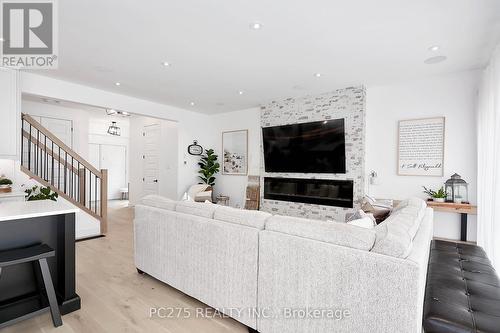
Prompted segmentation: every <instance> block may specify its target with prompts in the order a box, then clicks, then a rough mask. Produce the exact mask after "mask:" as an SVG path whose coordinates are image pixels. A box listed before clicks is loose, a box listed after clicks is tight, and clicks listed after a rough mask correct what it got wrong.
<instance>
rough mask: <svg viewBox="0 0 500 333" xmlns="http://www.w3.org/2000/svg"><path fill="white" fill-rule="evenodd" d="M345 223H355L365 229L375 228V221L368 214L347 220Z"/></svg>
mask: <svg viewBox="0 0 500 333" xmlns="http://www.w3.org/2000/svg"><path fill="white" fill-rule="evenodd" d="M347 224H350V225H355V226H358V227H361V228H367V229H373V228H375V225H376V223H375V221H373V220H372V219H370V218H369V217H368V216H365V217H362V218H360V219H357V220H352V221H349V222H347Z"/></svg>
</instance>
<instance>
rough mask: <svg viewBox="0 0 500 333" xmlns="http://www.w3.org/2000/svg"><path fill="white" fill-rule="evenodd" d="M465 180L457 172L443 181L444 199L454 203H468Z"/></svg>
mask: <svg viewBox="0 0 500 333" xmlns="http://www.w3.org/2000/svg"><path fill="white" fill-rule="evenodd" d="M468 185H469V184H467V182H466V181H465V180H463V179H462V177H460V175H458V174H456V173H455V174H453V176H451V178H450V179H448V180H447V181H446V182H445V183H444V186H445V191H446V201H447V202H455V203H468V202H469V190H468Z"/></svg>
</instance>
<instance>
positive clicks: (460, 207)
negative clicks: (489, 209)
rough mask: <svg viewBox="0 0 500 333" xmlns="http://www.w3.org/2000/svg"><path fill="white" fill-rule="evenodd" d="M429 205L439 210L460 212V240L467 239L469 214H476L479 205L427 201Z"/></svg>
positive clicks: (464, 240)
mask: <svg viewBox="0 0 500 333" xmlns="http://www.w3.org/2000/svg"><path fill="white" fill-rule="evenodd" d="M427 206H428V207H431V208H433V209H434V210H435V211H437V212H445V213H455V214H460V223H461V226H460V240H461V241H463V242H466V241H467V217H468V215H469V214H472V215H476V214H477V207H476V206H474V205H471V204H456V203H453V202H434V201H427Z"/></svg>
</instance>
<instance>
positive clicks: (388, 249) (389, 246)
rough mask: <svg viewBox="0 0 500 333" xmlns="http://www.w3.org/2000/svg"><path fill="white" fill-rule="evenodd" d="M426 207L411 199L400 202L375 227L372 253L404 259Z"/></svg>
mask: <svg viewBox="0 0 500 333" xmlns="http://www.w3.org/2000/svg"><path fill="white" fill-rule="evenodd" d="M426 207H427V205H426V204H425V202H424V201H423V200H422V199H419V198H411V199H409V200H405V201H404V202H402V203H401V204H400V205H399V206H398V207H397V208H396V209H395V210H394V211H393V213H392V214H391V215H390V216H389V217H388V218H387V219H386V220H385V221H384V222H382V223H381V224H379V225H378V226H376V227H375V232H376V234H377V239H376V241H375V245H374V246H373V249H372V251H373V252H376V253H380V254H385V255H389V256H392V257H397V258H406V257H407V256H408V255H409V253H410V251H411V248H412V242H413V238H415V235H416V234H417V231H418V229H419V228H420V223H421V222H422V219H423V217H424V215H425V209H426Z"/></svg>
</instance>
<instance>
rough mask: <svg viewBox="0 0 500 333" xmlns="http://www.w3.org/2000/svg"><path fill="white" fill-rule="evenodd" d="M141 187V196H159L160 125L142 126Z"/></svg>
mask: <svg viewBox="0 0 500 333" xmlns="http://www.w3.org/2000/svg"><path fill="white" fill-rule="evenodd" d="M143 135H144V146H143V147H144V149H143V157H142V158H143V178H142V181H143V187H142V194H143V195H148V194H159V186H158V179H159V176H160V135H161V128H160V124H154V125H150V126H144V128H143Z"/></svg>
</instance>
